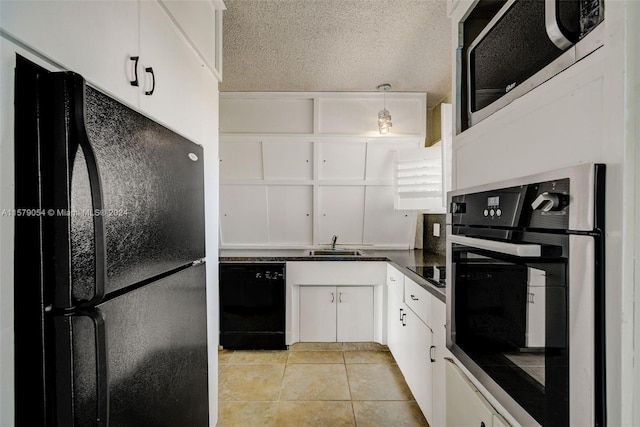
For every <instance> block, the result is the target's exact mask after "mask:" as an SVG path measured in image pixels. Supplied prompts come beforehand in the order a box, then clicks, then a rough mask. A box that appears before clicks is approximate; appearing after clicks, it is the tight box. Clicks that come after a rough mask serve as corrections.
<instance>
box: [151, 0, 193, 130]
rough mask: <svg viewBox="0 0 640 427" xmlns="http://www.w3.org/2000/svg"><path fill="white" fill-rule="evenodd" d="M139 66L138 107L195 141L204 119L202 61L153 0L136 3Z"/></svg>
mask: <svg viewBox="0 0 640 427" xmlns="http://www.w3.org/2000/svg"><path fill="white" fill-rule="evenodd" d="M140 65H141V66H140V69H139V73H141V74H142V75H141V87H142V88H141V90H142V91H141V94H140V108H141V109H142V110H144V111H145V112H147V113H148V114H149V115H150V116H151V117H153V118H154V119H156V120H158V121H159V122H161V123H163V124H165V125H166V126H168V127H170V128H172V129H174V130H176V131H177V132H179V133H181V134H183V135H184V136H186V137H187V138H190V139H192V140H194V141H198V138H199V136H200V131H201V128H202V121H203V119H204V117H203V116H202V108H201V106H202V99H201V97H202V96H203V94H202V79H203V77H202V72H203V67H204V64H203V62H202V61H201V59H200V58H199V56H198V55H197V53H196V52H195V50H194V49H193V48H192V46H191V45H190V44H189V43H188V42H187V40H186V39H185V37H184V36H183V35H182V34H181V33H180V31H179V30H178V28H177V27H176V26H175V25H174V24H173V22H172V20H171V18H170V17H169V15H168V14H167V13H166V12H165V10H164V9H163V8H162V7H161V6H160V5H159V4H158V3H157V2H155V1H142V2H140ZM149 69H152V70H153V71H152V72H151V71H147V70H149ZM150 92H152V93H150Z"/></svg>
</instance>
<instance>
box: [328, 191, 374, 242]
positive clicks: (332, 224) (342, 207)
mask: <svg viewBox="0 0 640 427" xmlns="http://www.w3.org/2000/svg"><path fill="white" fill-rule="evenodd" d="M318 194H319V206H318V212H319V215H320V217H319V219H318V223H319V233H320V235H319V236H318V239H319V243H321V244H329V243H331V236H333V235H334V234H336V235H338V243H340V244H362V224H363V216H364V187H362V186H342V185H341V186H321V187H320V188H319V189H318Z"/></svg>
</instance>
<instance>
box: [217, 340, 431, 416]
mask: <svg viewBox="0 0 640 427" xmlns="http://www.w3.org/2000/svg"><path fill="white" fill-rule="evenodd" d="M218 360H219V396H218V398H219V415H218V416H219V419H218V424H217V425H218V426H219V427H243V426H247V427H255V426H260V427H263V426H264V427H271V426H275V427H286V426H296V427H297V426H305V427H306V426H309V427H311V426H322V427H324V426H330V427H338V426H358V427H364V426H369V427H378V426H380V427H382V426H391V425H393V426H407V427H409V426H427V425H428V424H427V422H426V420H425V419H424V416H423V415H422V412H421V411H420V408H419V407H418V405H417V403H416V402H415V400H414V398H413V396H412V395H411V391H409V388H408V387H407V385H406V383H405V381H404V378H403V377H402V374H401V373H400V370H399V369H398V366H397V365H396V363H395V360H394V359H393V356H392V355H391V353H390V352H389V350H388V349H387V347H385V346H381V345H379V344H376V343H297V344H294V345H292V346H291V347H290V348H289V350H283V351H267V350H256V351H240V350H235V351H234V350H220V352H219V353H218Z"/></svg>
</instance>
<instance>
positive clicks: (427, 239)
mask: <svg viewBox="0 0 640 427" xmlns="http://www.w3.org/2000/svg"><path fill="white" fill-rule="evenodd" d="M445 221H446V215H445V214H424V215H423V235H422V248H423V250H425V251H429V252H433V253H437V254H441V255H444V254H445V253H446V250H447V247H446V237H445V236H446V226H445ZM434 224H440V237H435V236H434V235H433V226H434Z"/></svg>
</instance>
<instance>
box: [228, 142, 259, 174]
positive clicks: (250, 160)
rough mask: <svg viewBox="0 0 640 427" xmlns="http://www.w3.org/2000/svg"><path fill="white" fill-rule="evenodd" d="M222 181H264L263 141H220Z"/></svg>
mask: <svg viewBox="0 0 640 427" xmlns="http://www.w3.org/2000/svg"><path fill="white" fill-rule="evenodd" d="M219 156H220V179H262V178H263V177H264V174H263V169H262V142H261V141H226V140H222V141H220V154H219Z"/></svg>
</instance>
